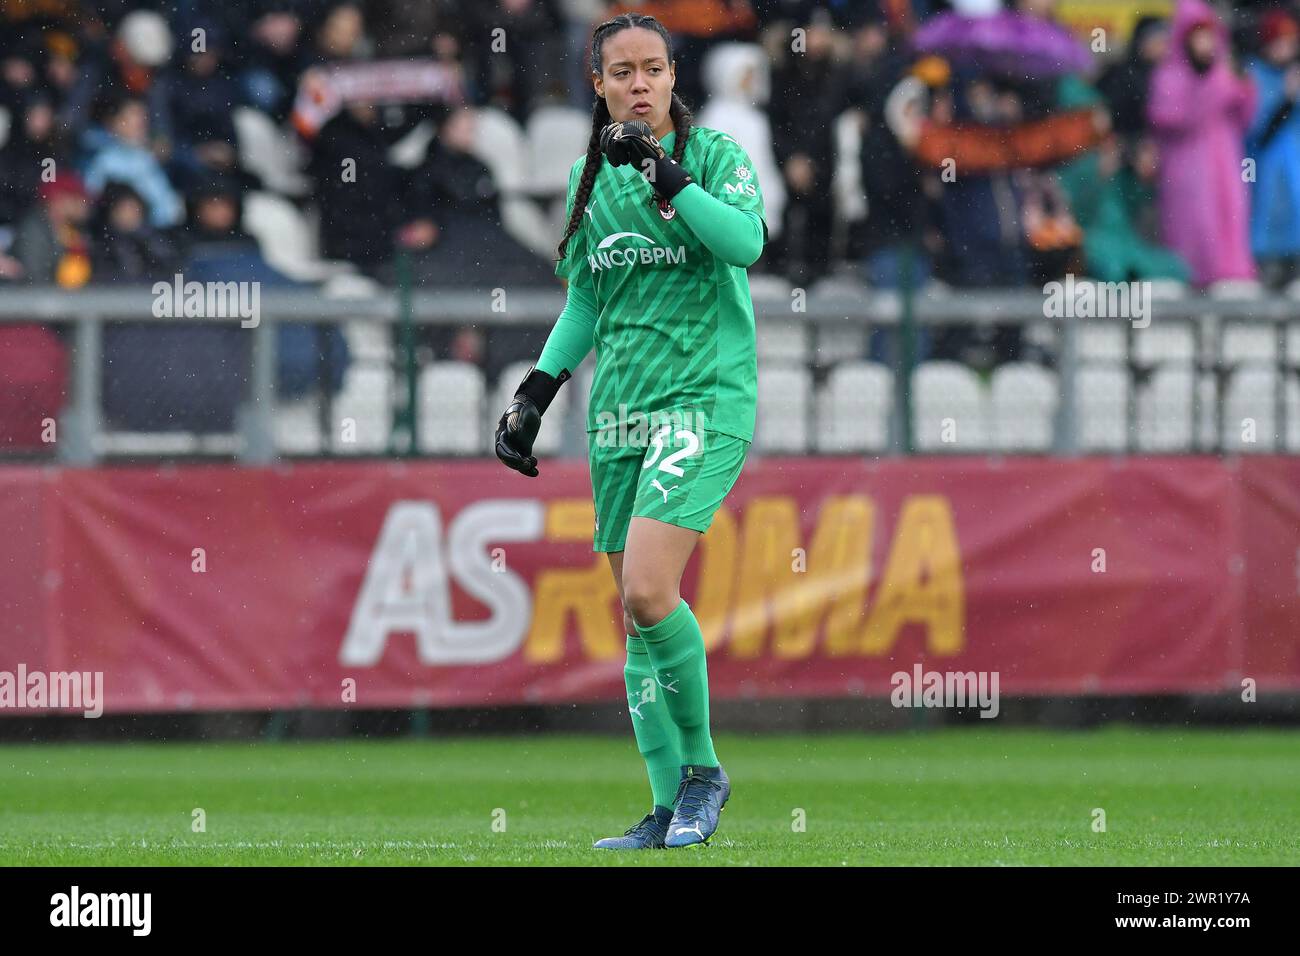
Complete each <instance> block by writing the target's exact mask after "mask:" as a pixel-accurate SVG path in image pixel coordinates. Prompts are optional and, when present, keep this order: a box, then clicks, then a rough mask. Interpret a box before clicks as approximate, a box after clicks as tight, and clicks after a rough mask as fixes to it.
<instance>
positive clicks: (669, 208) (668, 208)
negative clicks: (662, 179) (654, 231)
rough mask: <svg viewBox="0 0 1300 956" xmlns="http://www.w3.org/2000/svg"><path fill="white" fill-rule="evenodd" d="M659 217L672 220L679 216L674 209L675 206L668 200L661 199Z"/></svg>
mask: <svg viewBox="0 0 1300 956" xmlns="http://www.w3.org/2000/svg"><path fill="white" fill-rule="evenodd" d="M659 215H661V216H663V217H664V219H671V218H673V216H675V215H677V210H676V209H674V208H673V204H672V203H670V202H669V201H668V200H667V199H661V200H659Z"/></svg>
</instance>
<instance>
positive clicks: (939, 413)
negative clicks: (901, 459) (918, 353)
mask: <svg viewBox="0 0 1300 956" xmlns="http://www.w3.org/2000/svg"><path fill="white" fill-rule="evenodd" d="M949 425H951V426H952V427H951V431H950V429H949ZM949 434H951V436H952V439H953V440H952V441H945V440H944V439H945V438H947V437H948V435H949ZM912 439H913V444H914V445H915V447H916V448H917V449H918V450H921V451H958V450H960V451H976V450H982V449H985V448H987V447H988V445H989V413H988V395H987V393H986V392H985V390H984V386H983V384H982V383H981V382H980V380H979V376H977V375H976V374H975V373H974V372H973V371H971V370H970V369H969V368H967V367H966V366H965V365H961V364H959V363H957V362H946V361H936V362H922V363H921V364H920V365H918V366H917V367H916V370H915V371H914V372H913V373H912Z"/></svg>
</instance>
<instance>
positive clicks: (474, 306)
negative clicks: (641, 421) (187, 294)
mask: <svg viewBox="0 0 1300 956" xmlns="http://www.w3.org/2000/svg"><path fill="white" fill-rule="evenodd" d="M499 291H500V290H487V289H484V290H463V289H458V290H444V291H436V292H431V291H414V292H412V293H411V294H410V295H409V296H407V297H403V296H401V295H400V294H399V291H397V290H383V291H381V292H379V293H378V294H373V295H367V296H364V297H358V298H351V297H349V298H338V297H332V296H328V295H325V294H322V293H321V292H319V291H315V290H280V289H277V290H266V291H265V292H264V293H263V294H262V295H261V298H260V315H259V316H258V322H257V324H256V325H255V326H253V327H251V328H247V329H246V330H245V331H246V332H247V334H248V335H249V336H251V344H252V348H251V367H250V369H249V374H248V391H247V399H246V401H245V402H244V404H243V405H242V407H241V408H240V409H239V412H238V415H237V422H238V436H239V440H238V442H237V445H238V457H239V458H240V460H242V461H245V462H248V463H252V464H264V463H267V462H271V461H274V460H275V459H276V458H277V450H276V443H275V440H274V428H273V421H274V418H273V416H274V410H275V370H276V336H275V335H274V334H273V329H274V327H275V323H277V322H281V321H299V322H301V321H310V322H317V323H336V322H344V321H350V320H358V319H363V320H369V321H373V322H378V323H383V324H386V325H389V326H393V327H395V328H396V327H405V328H407V329H410V328H413V327H416V326H427V325H448V324H450V325H477V326H483V327H486V328H487V329H488V330H489V331H490V329H491V328H494V327H511V326H515V327H520V326H541V327H546V326H549V325H550V324H552V323H553V322H554V321H555V317H556V316H557V315H558V314H559V313H560V311H561V310H562V309H563V307H564V302H565V295H564V292H563V291H561V290H560V289H558V288H554V287H547V288H512V289H509V290H508V298H507V303H508V307H506V308H502V307H501V299H500V296H499V294H494V292H495V293H499ZM155 298H156V297H155V295H154V293H153V291H152V289H151V287H147V286H140V287H131V288H123V287H108V288H103V289H90V290H79V291H64V290H57V289H38V288H22V287H9V288H6V289H4V290H3V291H0V324H3V323H32V322H36V323H66V324H68V325H70V326H71V327H72V330H73V333H72V337H71V341H72V349H71V376H70V386H71V388H70V391H71V397H70V402H69V403H68V405H67V407H66V408H65V409H64V411H63V414H62V415H61V416H60V420H59V426H60V427H59V430H60V436H61V437H60V440H59V442H58V457H59V459H60V460H61V461H64V462H66V463H69V464H88V463H92V462H94V461H96V460H97V459H98V458H99V457H100V453H99V451H98V450H97V440H96V439H97V436H99V435H100V434H101V432H102V431H103V416H102V410H101V360H102V341H103V327H104V324H105V323H106V322H112V321H131V322H175V321H189V322H193V321H202V322H240V321H241V319H240V317H239V316H238V315H235V316H229V317H212V318H203V319H197V320H196V319H183V320H179V319H172V318H157V317H155V316H154V309H153V306H154V302H155ZM1044 301H1045V297H1044V295H1043V294H1042V293H1041V292H1039V291H1037V290H1024V291H979V292H967V291H948V292H944V293H942V294H924V295H917V296H915V297H914V298H913V299H912V300H911V302H910V303H909V302H908V301H907V300H906V299H905V298H904V296H902V295H900V294H899V293H897V292H890V291H875V290H872V291H852V290H848V289H845V290H843V291H827V292H823V293H820V294H808V295H807V296H806V297H805V298H802V299H801V300H800V301H799V302H798V305H799V306H800V307H799V308H798V309H797V310H796V308H795V307H794V306H795V303H794V300H793V299H792V298H790V297H770V296H764V295H761V294H755V296H754V299H753V303H754V312H755V318H756V320H757V321H758V322H759V323H767V322H774V323H790V322H800V323H809V324H812V325H814V326H834V325H837V324H853V325H855V326H857V327H862V328H866V329H871V328H877V327H879V328H884V329H887V330H890V334H891V336H892V339H893V342H894V344H895V351H894V356H895V361H894V362H893V363H892V364H893V365H894V369H895V372H896V373H903V374H896V376H895V378H896V381H898V383H899V386H900V392H899V394H900V396H901V399H902V400H901V401H896V402H895V412H894V414H895V416H896V419H898V418H899V417H900V416H901V421H899V420H896V421H895V423H894V428H893V433H894V434H895V435H896V436H902V437H900V438H898V439H896V441H895V442H894V445H895V448H894V450H895V451H896V452H898V453H907V452H909V451H910V450H911V448H912V445H913V443H912V441H911V440H910V435H909V432H910V428H909V427H908V423H910V421H911V410H910V398H909V395H908V391H907V389H908V384H909V382H910V374H906V373H907V372H909V371H910V369H904V368H902V367H901V363H903V362H905V358H903V357H900V356H901V355H905V354H906V353H904V351H903V349H901V347H900V342H901V340H902V336H900V335H899V334H898V332H899V331H900V329H902V330H904V331H905V330H906V328H907V327H908V326H910V325H912V324H913V323H914V324H915V326H917V327H922V326H924V327H937V326H945V325H982V324H1000V323H1016V324H1027V323H1043V322H1046V323H1049V324H1051V325H1053V326H1055V332H1056V342H1057V348H1056V365H1057V369H1056V370H1057V374H1058V381H1059V405H1058V409H1057V420H1056V428H1055V443H1054V451H1056V452H1057V453H1060V454H1073V453H1077V452H1078V450H1079V441H1078V421H1077V409H1076V391H1077V390H1076V381H1075V379H1076V375H1077V373H1078V369H1079V364H1080V358H1079V345H1078V335H1079V325H1080V322H1081V321H1084V320H1080V319H1076V318H1051V317H1048V316H1047V315H1046V310H1045V307H1044ZM909 306H910V308H909ZM1150 309H1151V311H1150V324H1151V326H1156V325H1158V324H1160V323H1166V322H1186V323H1191V324H1192V327H1193V328H1194V329H1196V330H1198V333H1199V334H1198V350H1197V356H1198V359H1197V361H1196V363H1195V369H1196V375H1195V376H1194V378H1197V379H1199V376H1200V374H1201V373H1202V372H1204V371H1207V370H1212V369H1214V368H1215V367H1216V361H1217V360H1216V358H1215V353H1214V343H1215V336H1216V334H1217V330H1218V329H1219V328H1221V324H1222V323H1224V322H1245V323H1263V324H1266V325H1271V326H1273V327H1274V329H1275V334H1276V341H1277V350H1276V358H1277V364H1278V366H1279V367H1280V369H1282V370H1283V373H1284V374H1279V375H1277V376H1276V382H1277V419H1276V422H1277V427H1278V431H1279V434H1280V435H1282V436H1285V434H1286V430H1285V429H1286V400H1285V398H1286V396H1285V380H1286V374H1285V369H1286V368H1287V362H1288V354H1287V328H1286V326H1287V323H1290V322H1296V321H1298V320H1300V301H1297V300H1294V299H1290V298H1285V297H1280V296H1267V297H1261V298H1250V299H1218V298H1210V297H1205V296H1200V295H1188V296H1184V297H1180V298H1164V299H1155V300H1154V301H1152V302H1151V304H1150ZM1087 321H1108V322H1117V323H1122V324H1123V325H1124V326H1125V327H1126V328H1127V329H1128V340H1129V349H1128V356H1129V362H1130V364H1131V363H1132V356H1133V349H1132V340H1133V335H1134V331H1135V330H1134V329H1133V325H1132V323H1131V322H1130V321H1128V320H1125V319H1105V320H1095V319H1094V320H1087ZM407 359H408V362H407V365H408V367H407V370H406V372H407V377H408V379H410V377H411V376H412V375H413V374H414V366H413V365H412V364H411V363H410V352H409V350H408V351H407ZM408 386H409V388H408V395H410V396H413V395H414V384H413V381H408ZM1131 396H1132V390H1130V405H1132V403H1133V399H1132V397H1131ZM1195 400H1196V399H1195V397H1193V401H1194V402H1195ZM1220 401H1222V393H1221V392H1220ZM408 404H411V407H410V409H409V413H410V415H411V416H412V418H411V419H410V420H409V421H408V422H407V425H406V428H407V431H408V436H407V442H408V445H407V448H406V449H405V451H406V452H407V453H411V454H414V452H415V434H416V432H415V427H414V426H415V423H414V419H413V416H414V415H415V414H416V408H415V406H414V404H413V403H410V401H409V399H408ZM1129 421H1130V424H1131V423H1132V421H1133V412H1132V409H1131V408H1130V410H1129ZM1283 441H1284V439H1283Z"/></svg>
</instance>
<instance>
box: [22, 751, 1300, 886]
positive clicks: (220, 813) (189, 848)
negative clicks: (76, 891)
mask: <svg viewBox="0 0 1300 956" xmlns="http://www.w3.org/2000/svg"><path fill="white" fill-rule="evenodd" d="M716 745H717V749H718V753H719V755H720V756H721V757H722V759H723V761H724V764H725V766H726V768H727V771H728V773H729V775H730V776H731V780H732V797H731V802H730V803H729V804H728V806H727V809H726V812H725V813H723V815H722V822H721V826H720V827H719V829H718V833H717V834H716V835H715V837H714V839H713V841H712V843H711V844H710V845H709V846H707V847H700V848H693V849H688V850H665V851H653V852H637V853H613V852H608V851H597V850H592V849H590V845H591V841H592V840H594V839H596V838H598V837H602V836H608V835H611V834H618V833H621V832H622V831H623V829H624V828H625V827H627V826H628V825H630V824H631V823H633V822H635V821H636V820H637V819H640V816H641V814H643V813H644V812H645V811H646V810H647V809H648V804H649V789H648V786H647V784H646V782H645V776H644V772H643V769H642V765H641V762H640V758H639V757H638V756H637V754H636V751H635V749H634V744H633V742H632V738H631V734H630V732H629V734H628V737H627V739H619V738H615V737H603V736H550V735H541V736H536V737H508V738H503V737H483V738H466V737H459V738H455V739H450V740H430V739H426V740H415V739H406V740H384V741H366V740H347V741H329V742H263V743H252V744H230V743H210V744H146V743H139V744H137V743H132V744H94V745H76V746H73V745H40V746H36V745H8V746H4V747H0V794H2V795H3V798H2V799H0V864H3V865H10V866H12V865H16V864H17V865H26V864H40V865H101V864H106V865H107V864H111V865H134V864H172V865H177V864H178V865H211V864H222V865H231V864H234V865H240V864H258V865H278V864H349V865H368V864H452V865H461V864H470V865H484V864H488V865H491V864H501V865H532V864H549V865H605V866H609V865H658V866H663V865H675V864H685V865H701V864H704V865H708V864H717V865H761V864H785V865H823V864H824V865H831V866H839V865H843V864H847V865H861V864H887V865H888V864H921V865H930V864H935V865H1023V864H1030V865H1056V864H1065V865H1092V864H1112V865H1238V864H1263V865H1295V864H1297V863H1300V837H1298V836H1297V833H1298V832H1300V733H1297V732H1295V731H1284V730H1279V731H1268V730H1251V731H1242V732H1235V731H1204V730H1195V731H1181V730H1167V729H1161V730H1137V729H1132V728H1125V727H1110V728H1107V729H1104V730H1100V731H1078V732H1067V731H1020V730H1008V731H998V730H985V729H983V728H979V729H964V728H955V729H948V730H936V731H928V732H906V733H896V734H872V735H865V734H864V735H844V734H836V735H826V736H756V737H750V736H737V735H730V734H721V735H718V736H717V738H716ZM196 808H201V809H202V810H203V811H204V814H205V815H206V832H202V833H195V832H192V822H191V821H192V819H193V816H192V814H193V811H194V810H195V809H196ZM1095 808H1100V809H1101V810H1104V811H1105V824H1106V830H1105V832H1094V829H1093V826H1094V824H1093V821H1094V809H1095ZM800 811H802V814H800ZM801 815H802V817H803V819H804V820H805V822H806V826H805V828H804V829H803V831H802V832H799V831H798V830H797V829H796V827H795V824H796V822H797V820H798V819H799V818H800V816H801ZM494 824H495V826H496V829H494ZM502 826H504V829H502Z"/></svg>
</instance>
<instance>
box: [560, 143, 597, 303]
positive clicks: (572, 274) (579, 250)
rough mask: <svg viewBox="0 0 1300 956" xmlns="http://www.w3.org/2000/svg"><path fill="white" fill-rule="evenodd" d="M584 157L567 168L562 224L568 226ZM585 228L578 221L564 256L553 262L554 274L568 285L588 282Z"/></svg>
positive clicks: (582, 223) (589, 273) (584, 160)
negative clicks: (567, 181)
mask: <svg viewBox="0 0 1300 956" xmlns="http://www.w3.org/2000/svg"><path fill="white" fill-rule="evenodd" d="M585 165H586V157H585V156H582V157H579V158H578V159H577V160H576V161H575V162H574V164H573V166H572V167H570V169H569V191H568V195H567V197H566V199H565V203H564V224H565V227H566V228H567V227H568V223H569V217H571V216H572V215H573V201H574V197H575V195H576V194H577V192H578V181H579V180H580V179H582V169H583V167H584V166H585ZM586 259H587V230H586V223H585V222H579V223H578V228H577V230H576V231H575V232H574V233H573V235H571V236H570V237H569V244H568V245H567V246H565V247H564V258H563V259H560V260H558V261H557V262H556V263H555V274H556V275H557V276H559V277H560V278H561V279H565V280H567V281H568V282H569V284H570V285H572V284H575V283H578V282H582V281H583V280H584V279H585V280H586V281H587V283H588V284H590V280H591V272H590V270H588V269H587V268H586Z"/></svg>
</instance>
